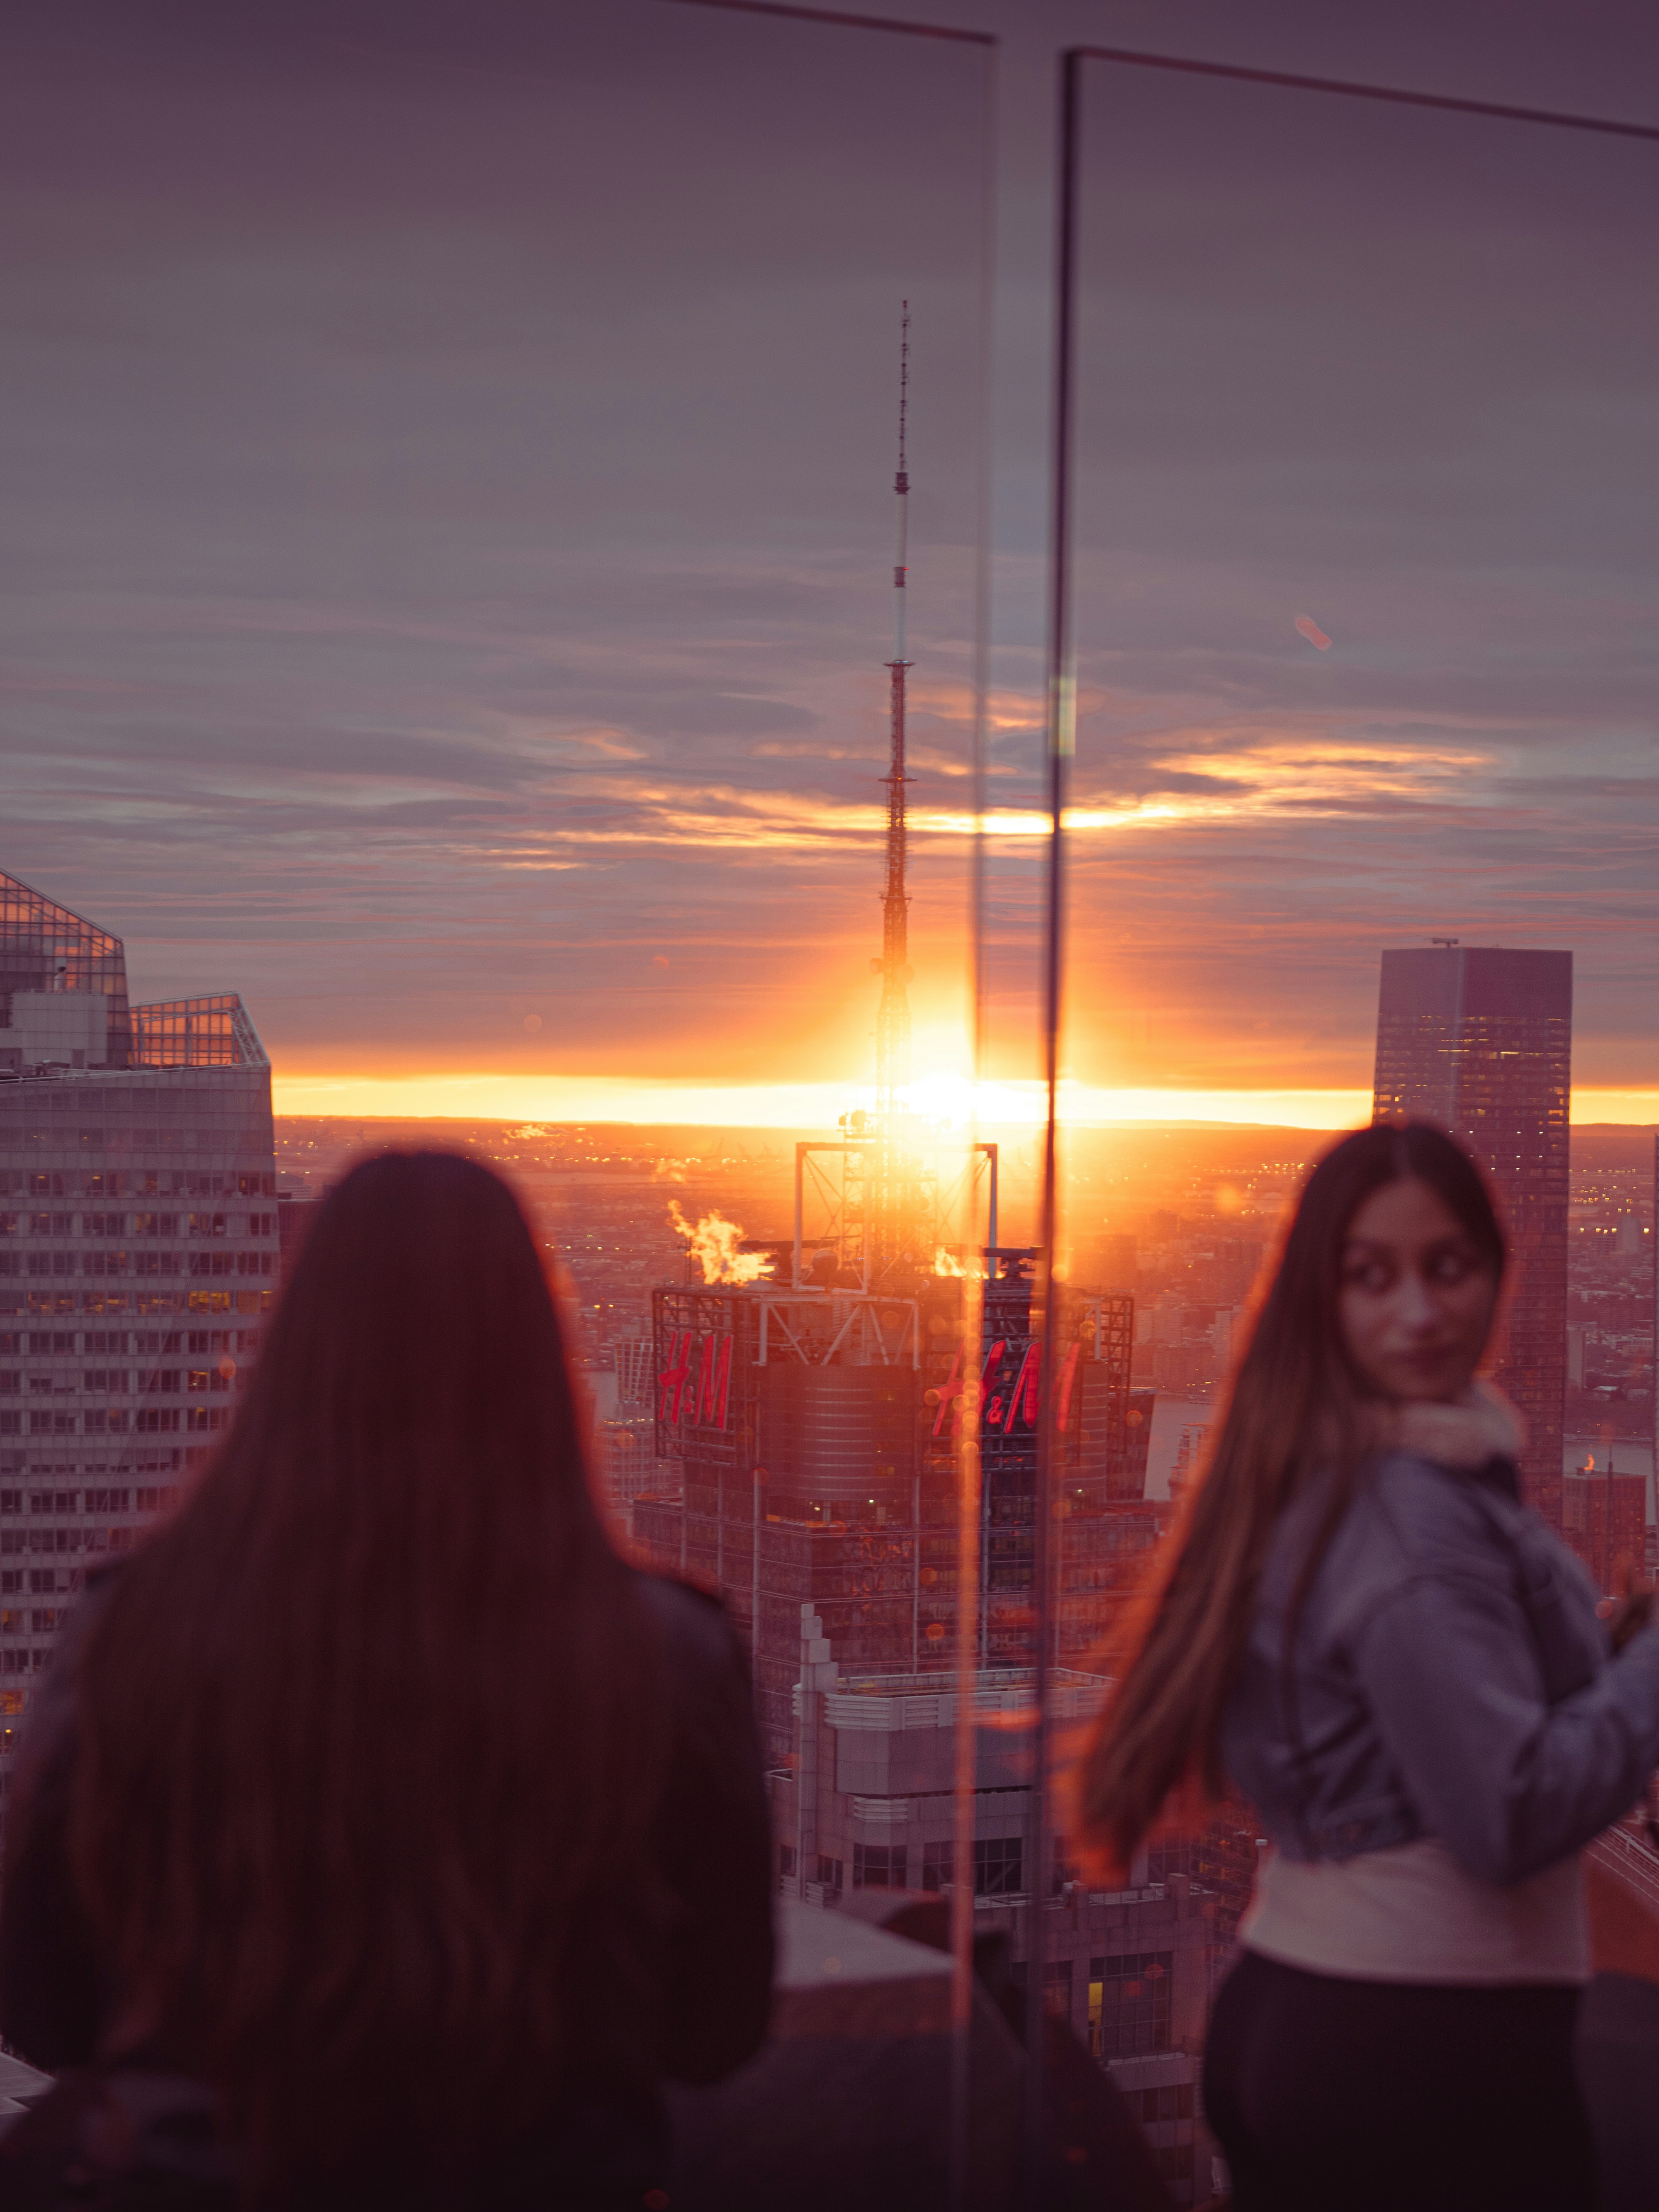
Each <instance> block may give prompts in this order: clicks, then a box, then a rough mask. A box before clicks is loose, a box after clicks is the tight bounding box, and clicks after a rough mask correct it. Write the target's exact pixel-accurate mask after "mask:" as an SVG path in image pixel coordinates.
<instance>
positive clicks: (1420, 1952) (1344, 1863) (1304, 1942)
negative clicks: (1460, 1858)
mask: <svg viewBox="0 0 1659 2212" xmlns="http://www.w3.org/2000/svg"><path fill="white" fill-rule="evenodd" d="M1238 1939H1239V1941H1240V1942H1241V1943H1243V1944H1244V1945H1245V1946H1246V1947H1247V1948H1249V1949H1250V1950H1252V1951H1260V1952H1261V1954H1262V1955H1263V1956H1264V1957H1265V1958H1268V1959H1278V1960H1281V1961H1282V1962H1283V1963H1284V1964H1285V1966H1303V1967H1305V1968H1307V1970H1308V1971H1309V1972H1311V1973H1316V1974H1337V1975H1341V1976H1346V1977H1347V1978H1350V1979H1352V1980H1354V1981H1364V1982H1435V1983H1440V1984H1465V1983H1485V1984H1494V1983H1510V1984H1537V1983H1542V1982H1557V1983H1559V1982H1567V1983H1572V1982H1587V1981H1588V1980H1589V1978H1590V1960H1589V1926H1588V1923H1587V1922H1586V1919H1585V1915H1584V1886H1583V1873H1582V1869H1580V1866H1579V1863H1578V1858H1577V1854H1576V1853H1575V1854H1574V1855H1573V1856H1572V1857H1571V1858H1565V1859H1562V1860H1559V1862H1558V1863H1557V1864H1555V1865H1554V1866H1553V1867H1546V1868H1545V1869H1544V1871H1543V1872H1542V1873H1541V1874H1535V1875H1530V1876H1528V1879H1527V1880H1526V1881H1517V1882H1515V1883H1513V1884H1511V1885H1510V1887H1509V1888H1507V1889H1499V1888H1498V1887H1497V1886H1496V1885H1495V1884H1494V1883H1492V1882H1488V1881H1477V1880H1476V1878H1475V1877H1474V1875H1472V1874H1467V1873H1465V1871H1464V1869H1462V1867H1461V1866H1460V1865H1459V1864H1458V1863H1457V1861H1456V1860H1455V1858H1454V1857H1452V1855H1451V1853H1450V1852H1449V1850H1447V1849H1446V1846H1445V1845H1444V1844H1443V1843H1441V1842H1440V1841H1439V1840H1438V1838H1436V1837H1432V1836H1425V1837H1422V1838H1419V1840H1418V1841H1417V1842H1416V1843H1413V1844H1393V1845H1392V1846H1390V1847H1389V1849H1388V1850H1380V1851H1364V1852H1362V1853H1361V1854H1360V1856H1359V1857H1358V1858H1352V1859H1319V1860H1316V1861H1314V1862H1313V1863H1311V1864H1304V1863H1302V1862H1300V1861H1298V1860H1296V1859H1287V1858H1283V1857H1279V1854H1278V1853H1277V1852H1273V1853H1270V1854H1269V1855H1268V1856H1267V1857H1266V1858H1264V1859H1263V1861H1262V1863H1261V1868H1260V1869H1259V1870H1258V1872H1257V1875H1256V1881H1255V1895H1254V1897H1252V1899H1250V1903H1249V1909H1248V1910H1247V1911H1246V1912H1245V1914H1244V1917H1243V1919H1242V1920H1241V1921H1240V1923H1239V1928H1238Z"/></svg>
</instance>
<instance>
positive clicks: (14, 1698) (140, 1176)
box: [0, 878, 278, 1796]
mask: <svg viewBox="0 0 1659 2212" xmlns="http://www.w3.org/2000/svg"><path fill="white" fill-rule="evenodd" d="M0 896H3V909H0V910H3V914H4V917H5V919H4V924H3V927H4V931H5V935H4V939H3V944H4V948H5V950H4V957H5V958H6V961H7V963H8V964H7V968H6V971H5V981H7V983H8V984H9V986H10V989H9V992H8V994H7V1004H6V1006H5V1011H6V1012H8V1013H9V1015H10V1017H11V1019H10V1023H9V1034H10V1035H11V1036H13V1037H15V1038H16V1039H17V1040H18V1042H17V1043H16V1044H15V1045H14V1046H13V1047H12V1048H11V1051H10V1057H9V1061H0V1796H3V1793H4V1791H5V1790H6V1789H7V1787H8V1786H9V1778H10V1769H11V1765H12V1759H13V1754H14V1753H15V1747H16V1743H17V1740H18V1735H19V1729H20V1726H21V1720H22V1716H23V1713H24V1711H25V1709H26V1707H27V1700H28V1695H29V1690H30V1686H31V1685H32V1683H33V1682H34V1681H35V1680H38V1678H39V1677H40V1674H41V1673H42V1671H43V1670H44V1668H45V1667H46V1662H47V1660H48V1658H49V1656H50V1654H51V1651H52V1643H53V1640H54V1638H55V1636H56V1633H57V1631H58V1626H59V1625H60V1623H61V1621H62V1620H63V1619H64V1614H65V1612H66V1609H67V1608H68V1607H69V1606H70V1604H71V1603H72V1602H73V1601H74V1597H75V1595H76V1592H77V1591H78V1590H79V1589H80V1588H81V1587H82V1583H83V1582H84V1580H85V1577H86V1573H87V1570H88V1567H90V1566H93V1565H95V1564H96V1563H97V1561H98V1559H100V1557H104V1556H107V1555H108V1554H110V1553H120V1552H123V1551H125V1550H126V1549H128V1548H129V1547H131V1544H132V1542H133V1541H134V1536H135V1534H136V1532H137V1531H138V1530H139V1529H141V1528H143V1526H144V1525H145V1523H146V1522H148V1521H149V1520H150V1519H152V1518H153V1517H154V1516H155V1514H156V1513H158V1512H160V1511H162V1510H165V1509H166V1508H167V1506H169V1505H170V1504H172V1503H173V1499H174V1498H176V1496H177V1494H178V1491H179V1486H180V1483H181V1481H182V1480H184V1478H185V1475H186V1474H188V1473H189V1471H190V1470H191V1468H193V1467H194V1466H196V1465H197V1463H199V1462H200V1461H201V1459H202V1458H203V1457H204V1455H205V1454H206V1453H207V1452H208V1451H209V1450H210V1449H212V1445H213V1442H214V1439H215V1438H216V1437H217V1436H218V1435H219V1434H221V1433H222V1431H223V1430H224V1429H225V1427H226V1426H227V1425H228V1422H229V1419H230V1416H231V1411H232V1408H233V1407H234V1404H235V1401H236V1396H237V1393H238V1391H239V1390H240V1388H241V1385H242V1383H243V1381H244V1379H245V1377H246V1374H247V1372H248V1370H249V1369H250V1367H251V1365H252V1362H253V1360H254V1359H255V1358H256V1357H257V1354H258V1344H259V1336H260V1331H261V1329H262V1328H263V1326H264V1315H265V1313H266V1312H267V1311H268V1310H269V1308H270V1303H271V1298H272V1296H273V1293H274V1292H275V1290H276V1283H277V1279H278V1262H277V1233H276V1171H275V1160H274V1157H273V1150H272V1131H271V1109H270V1062H269V1060H267V1058H266V1056H265V1053H264V1048H263V1047H262V1046H261V1044H260V1042H259V1040H258V1036H257V1035H256V1034H255V1032H254V1030H253V1027H252V1024H251V1023H250V1021H249V1020H248V1018H247V1015H246V1012H244V1010H243V1008H242V1006H241V1003H240V1000H238V999H235V998H234V997H226V998H218V999H212V1000H188V1001H185V1002H184V1003H183V1004H182V1005H179V1006H146V1007H138V1008H134V1009H132V1010H131V1014H129V1009H128V1006H127V993H126V963H125V954H124V951H123V948H122V945H121V941H120V939H118V938H114V937H111V936H109V935H108V934H107V933H105V932H104V931H101V930H99V929H96V928H94V927H93V925H92V924H90V923H88V922H86V921H82V920H81V918H80V917H79V916H78V915H72V914H70V913H69V912H68V911H67V910H66V909H65V908H62V907H58V906H55V905H53V904H52V902H51V901H50V900H46V899H42V898H40V897H39V896H38V895H37V894H35V893H33V892H32V891H29V890H27V888H26V887H25V886H24V885H22V884H18V883H16V882H15V881H14V880H13V879H12V878H3V893H0ZM42 979H44V980H42ZM43 1002H44V1003H43ZM71 1032H72V1033H73V1034H75V1035H76V1036H82V1037H83V1038H84V1039H85V1040H87V1042H82V1044H81V1045H79V1046H78V1047H76V1048H74V1049H75V1050H76V1052H77V1053H78V1054H79V1057H78V1058H76V1059H74V1060H70V1059H69V1058H67V1056H60V1053H59V1049H58V1048H60V1047H61V1044H62V1041H63V1038H64V1037H65V1036H69V1035H70V1034H71ZM94 1040H96V1042H94ZM93 1054H95V1057H94V1056H92V1055H93Z"/></svg>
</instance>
